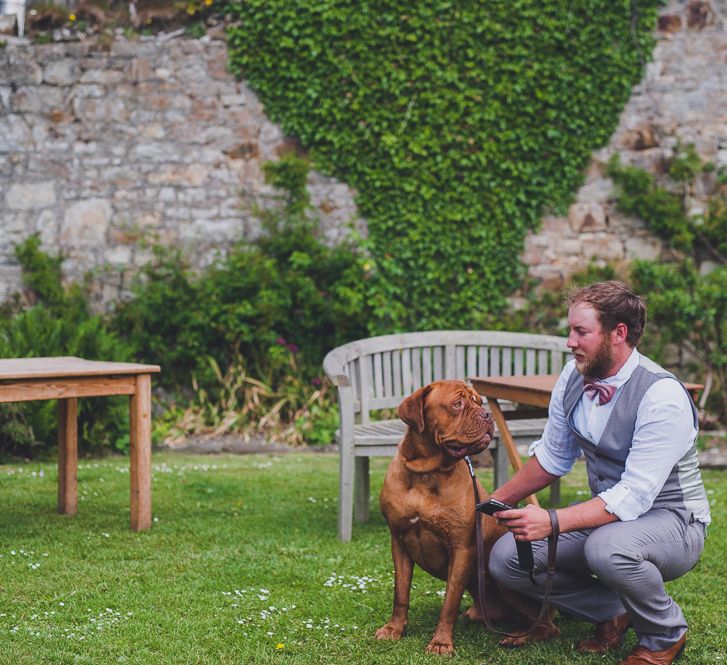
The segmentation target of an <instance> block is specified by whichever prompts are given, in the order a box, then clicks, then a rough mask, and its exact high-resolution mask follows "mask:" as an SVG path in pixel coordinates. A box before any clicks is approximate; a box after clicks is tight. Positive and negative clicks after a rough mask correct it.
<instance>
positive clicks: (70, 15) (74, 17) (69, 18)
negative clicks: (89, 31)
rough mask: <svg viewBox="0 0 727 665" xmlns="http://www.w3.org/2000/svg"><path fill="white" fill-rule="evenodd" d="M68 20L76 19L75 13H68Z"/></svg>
mask: <svg viewBox="0 0 727 665" xmlns="http://www.w3.org/2000/svg"><path fill="white" fill-rule="evenodd" d="M68 20H69V21H75V20H76V15H75V14H69V15H68Z"/></svg>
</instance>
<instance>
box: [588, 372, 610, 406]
mask: <svg viewBox="0 0 727 665" xmlns="http://www.w3.org/2000/svg"><path fill="white" fill-rule="evenodd" d="M583 392H584V393H586V395H588V396H589V397H590V398H591V399H596V395H598V404H599V406H602V405H604V404H608V403H609V402H610V401H611V398H612V397H613V394H614V393H615V392H616V386H612V385H610V384H608V383H599V382H598V381H594V380H593V379H589V378H588V377H586V376H584V377H583Z"/></svg>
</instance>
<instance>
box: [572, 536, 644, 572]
mask: <svg viewBox="0 0 727 665" xmlns="http://www.w3.org/2000/svg"><path fill="white" fill-rule="evenodd" d="M583 555H584V556H585V558H586V563H587V565H588V568H589V570H590V571H591V572H592V573H594V574H595V575H597V576H598V578H599V579H600V580H601V581H602V582H604V583H606V584H608V581H609V580H610V579H611V578H616V579H618V578H620V576H621V575H622V573H623V570H624V568H626V567H628V566H630V565H633V564H635V563H637V560H636V558H635V557H633V556H632V555H631V554H630V553H629V552H628V551H627V550H626V549H625V548H624V547H623V542H621V541H619V539H618V538H615V537H614V534H612V533H610V529H604V528H603V527H601V528H598V529H594V531H593V533H591V534H590V535H589V536H588V538H587V539H586V542H585V544H584V547H583Z"/></svg>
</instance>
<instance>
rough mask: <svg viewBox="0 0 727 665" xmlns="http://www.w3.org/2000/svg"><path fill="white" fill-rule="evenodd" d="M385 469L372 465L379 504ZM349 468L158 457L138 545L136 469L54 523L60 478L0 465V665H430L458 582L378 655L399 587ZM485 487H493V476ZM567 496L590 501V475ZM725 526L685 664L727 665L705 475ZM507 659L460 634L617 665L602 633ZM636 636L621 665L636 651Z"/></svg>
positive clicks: (720, 560)
mask: <svg viewBox="0 0 727 665" xmlns="http://www.w3.org/2000/svg"><path fill="white" fill-rule="evenodd" d="M386 464H387V460H383V459H382V460H375V461H374V462H373V463H372V469H373V478H372V495H373V496H374V497H375V496H376V495H377V494H378V490H379V488H380V486H381V482H382V480H383V475H384V471H385V468H386ZM337 468H338V458H337V456H335V455H328V454H302V453H301V454H297V453H293V454H288V455H282V456H267V455H250V456H206V457H202V456H183V455H176V454H171V453H166V454H158V455H155V456H154V480H153V493H154V526H153V528H152V529H151V531H149V532H146V533H132V532H131V531H130V530H129V529H128V523H129V501H128V487H129V473H128V463H127V460H125V459H121V458H111V459H107V460H102V461H83V462H82V463H81V465H80V468H79V474H78V475H79V512H78V515H77V516H76V517H73V518H68V517H63V516H60V515H57V514H56V513H55V501H56V477H57V474H56V469H55V466H54V465H53V464H49V463H46V464H38V463H32V464H20V465H18V464H14V465H5V466H0V507H1V508H2V509H1V510H0V663H2V664H3V665H5V664H6V663H7V664H12V665H16V664H24V663H27V664H33V665H37V664H41V663H48V664H53V665H57V664H64V663H93V664H94V665H98V664H104V665H105V664H107V663H127V664H132V663H153V664H162V663H175V664H177V663H200V664H201V663H205V664H206V663H215V664H217V663H220V664H226V663H235V664H240V663H280V664H281V665H282V664H285V663H302V664H305V663H342V664H346V665H351V664H353V663H391V664H392V665H393V664H396V665H400V664H403V663H428V664H429V665H431V664H432V663H435V662H440V660H439V659H438V657H435V656H429V655H425V654H424V648H425V646H426V645H427V643H428V641H429V639H430V637H431V635H432V631H433V629H434V626H435V624H436V621H437V616H438V613H439V608H440V605H441V601H442V598H441V594H442V591H443V589H444V583H443V582H440V581H438V580H434V579H432V578H430V577H428V576H427V575H425V574H424V573H422V572H421V571H417V572H416V573H415V575H414V589H413V592H412V607H411V610H410V617H409V634H408V636H406V637H405V638H404V639H402V640H401V641H400V642H378V641H376V640H374V639H373V633H374V631H375V630H376V628H378V627H379V626H380V625H382V624H383V623H384V622H385V621H386V620H387V619H388V617H389V613H390V611H391V606H390V604H391V598H392V588H393V584H392V583H393V574H392V565H391V559H390V554H389V536H388V530H387V528H386V525H385V524H384V521H383V519H382V518H381V516H380V514H379V512H378V509H376V507H374V509H373V510H372V513H373V516H372V519H371V521H370V522H369V523H368V524H365V525H358V524H356V525H355V527H354V540H353V542H351V543H348V544H343V543H340V542H339V541H338V540H337V538H336V502H337V499H336V496H337ZM479 475H480V477H481V479H482V481H483V483H484V484H485V486H491V482H492V479H491V475H490V473H488V472H487V471H480V474H479ZM574 475H575V476H576V477H574V478H573V479H571V478H568V479H566V481H565V482H564V483H563V500H564V501H565V502H567V501H573V500H576V499H578V498H579V495H578V491H579V490H582V488H583V486H584V483H583V474H582V472H581V474H580V476H578V474H574ZM704 477H705V481H706V483H707V488H708V491H709V493H710V494H709V496H710V500H711V501H712V505H713V518H714V520H715V523H714V524H713V527H712V529H711V531H710V537H709V540H708V543H707V548H706V551H705V554H704V556H703V557H702V560H701V562H700V563H699V565H698V566H697V568H696V569H695V570H693V571H692V572H691V573H689V574H688V575H687V576H686V577H684V578H682V579H681V580H678V581H676V582H674V583H671V584H670V587H669V588H670V590H671V592H672V593H673V594H674V595H675V596H676V597H677V598H678V599H679V601H680V603H681V605H682V607H683V609H684V611H685V613H686V615H687V617H688V619H689V621H690V625H691V637H690V640H689V642H688V647H687V651H686V653H685V656H684V657H683V659H682V660H681V661H680V662H683V663H705V664H706V663H710V664H711V663H720V662H724V661H727V619H726V618H725V586H724V580H725V573H726V572H727V562H726V559H727V546H726V545H727V532H726V531H725V528H724V523H725V499H727V476H725V474H723V473H721V472H719V471H711V470H707V471H705V472H704ZM559 622H560V626H561V628H562V630H563V637H562V639H560V640H556V641H554V642H552V643H549V644H546V645H538V646H536V647H529V648H527V649H526V650H521V651H517V652H508V651H504V650H501V649H499V648H498V647H497V640H496V638H495V637H494V636H491V635H489V634H487V633H486V632H485V631H484V630H483V628H482V627H480V626H478V625H472V624H468V623H467V622H466V621H465V620H462V621H460V622H459V623H458V625H457V628H456V631H455V644H456V647H457V653H456V655H455V656H454V657H453V658H452V659H451V660H446V661H443V662H453V663H478V664H479V663H521V664H522V663H526V664H528V665H531V664H537V663H555V664H559V663H584V664H589V663H617V662H618V660H619V659H618V658H617V657H616V656H614V655H611V656H607V657H599V656H581V655H579V654H578V653H576V652H575V651H574V649H573V644H574V642H575V641H576V640H578V639H580V638H582V637H584V636H585V635H587V634H588V632H589V626H588V625H586V624H583V623H580V622H576V621H572V620H566V619H563V618H560V619H559ZM633 643H634V636H633V631H631V632H630V634H629V639H628V640H627V643H626V644H625V645H624V647H623V648H622V650H621V651H620V652H619V654H618V655H621V656H623V655H624V654H625V653H626V652H627V651H628V649H630V648H631V647H632V646H633Z"/></svg>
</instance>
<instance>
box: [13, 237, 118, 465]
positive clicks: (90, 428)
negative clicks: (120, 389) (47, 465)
mask: <svg viewBox="0 0 727 665" xmlns="http://www.w3.org/2000/svg"><path fill="white" fill-rule="evenodd" d="M16 256H17V258H18V260H19V262H20V264H21V268H22V271H23V284H24V286H25V291H24V292H23V294H17V295H16V297H15V298H14V299H13V300H12V301H11V304H10V305H8V306H6V307H5V316H3V317H2V318H1V319H0V358H24V357H47V356H80V357H83V358H86V359H89V360H111V361H114V360H118V361H124V360H128V359H129V358H130V353H129V347H128V346H127V345H125V344H124V343H122V342H121V341H120V340H119V338H118V337H117V336H115V335H114V334H113V333H111V332H109V330H108V329H107V328H106V326H105V324H104V322H103V320H102V318H101V317H100V316H94V315H92V314H91V313H90V312H89V310H88V305H87V298H86V294H85V292H84V291H83V289H82V288H81V287H80V286H78V285H70V286H68V287H64V286H62V284H63V280H62V278H61V271H60V266H61V258H60V257H58V256H50V255H48V254H46V253H44V252H42V251H41V249H40V240H39V238H38V236H37V235H35V236H31V237H30V238H28V239H27V240H26V241H25V242H23V243H22V244H21V245H19V246H18V247H17V248H16ZM56 425H57V415H56V403H55V402H54V401H41V402H26V403H23V404H18V405H12V406H10V405H2V407H0V453H4V454H10V455H23V456H32V455H38V454H44V453H45V452H47V451H50V450H54V449H55V446H56ZM127 431H128V406H127V399H126V398H118V397H115V398H92V399H83V400H79V411H78V438H79V448H80V450H81V451H82V452H83V451H92V450H93V451H96V450H112V449H119V450H125V449H128V437H126V436H125V434H124V433H125V432H127Z"/></svg>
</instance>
